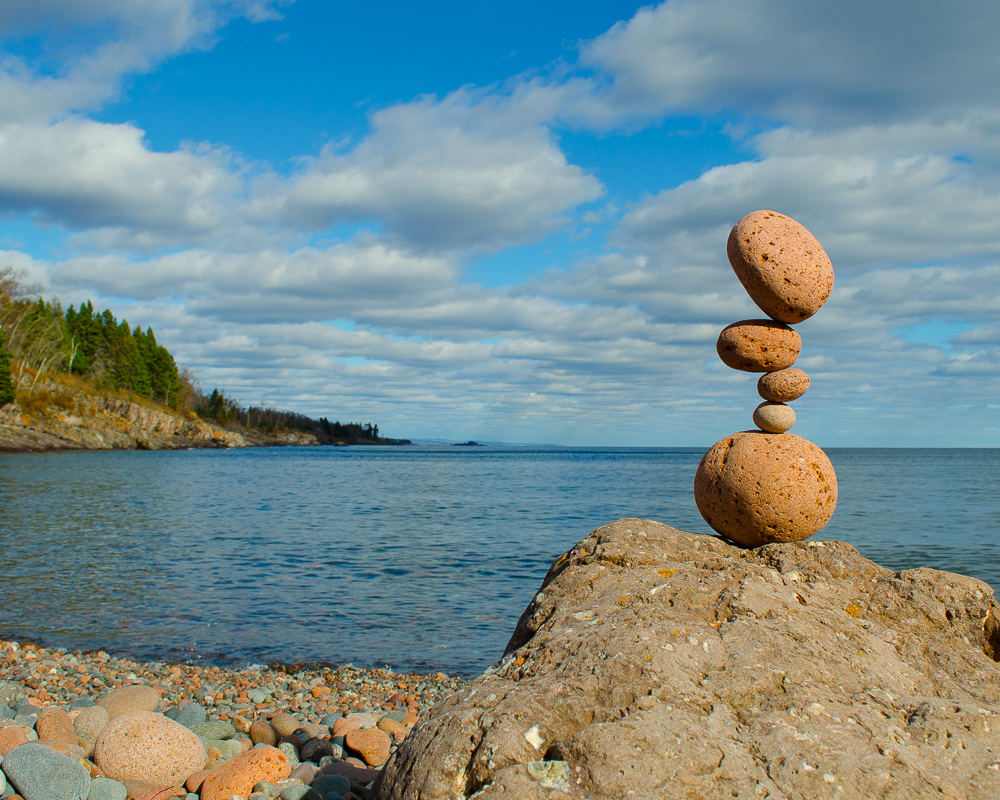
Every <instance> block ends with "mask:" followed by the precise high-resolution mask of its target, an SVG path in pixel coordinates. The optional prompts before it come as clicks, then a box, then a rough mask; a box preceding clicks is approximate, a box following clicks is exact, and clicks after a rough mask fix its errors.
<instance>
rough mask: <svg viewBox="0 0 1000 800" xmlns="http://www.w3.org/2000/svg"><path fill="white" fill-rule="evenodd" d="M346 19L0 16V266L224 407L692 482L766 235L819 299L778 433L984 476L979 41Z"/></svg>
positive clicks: (570, 16)
mask: <svg viewBox="0 0 1000 800" xmlns="http://www.w3.org/2000/svg"><path fill="white" fill-rule="evenodd" d="M363 5H364V4H350V5H349V4H342V3H334V2H328V1H321V0H295V1H294V2H280V1H272V0H230V1H229V2H222V1H221V0H155V1H154V0H86V1H85V0H38V2H35V3H33V4H30V5H28V4H16V5H11V6H7V7H5V8H0V37H2V51H3V52H2V57H0V264H3V265H5V266H12V267H15V268H17V269H22V270H25V271H26V273H27V274H28V275H29V276H30V278H31V279H32V280H35V281H37V282H39V283H41V284H42V285H43V286H44V289H43V292H44V294H45V295H46V296H52V295H56V296H58V297H59V298H60V299H61V300H62V301H63V302H64V303H70V302H72V303H76V302H80V301H82V300H86V299H93V300H94V302H95V303H96V304H97V305H108V306H110V307H111V308H112V309H113V310H114V311H115V313H116V314H118V315H119V316H124V317H126V318H127V319H128V320H129V321H130V322H131V323H133V324H141V325H143V326H145V325H152V327H153V328H154V330H155V331H156V332H157V335H158V338H159V339H160V341H162V342H163V343H164V344H166V345H167V346H168V347H169V348H170V349H171V351H172V352H174V353H175V355H176V356H177V359H178V362H179V363H180V364H182V365H185V366H188V367H189V368H190V369H192V370H193V372H194V373H195V375H196V376H197V377H198V378H199V380H200V381H201V383H202V385H203V386H204V387H205V388H206V389H211V388H212V387H215V386H218V387H220V388H223V389H224V390H226V391H227V392H229V393H231V394H233V395H234V396H236V397H237V398H238V399H240V400H241V401H242V402H244V403H258V402H265V403H267V404H269V405H272V406H277V407H282V408H288V409H294V410H297V411H302V412H305V413H310V414H315V415H328V416H331V417H338V418H340V419H363V420H369V419H371V420H375V421H378V423H379V425H380V429H381V430H382V431H384V432H385V433H387V434H388V435H394V436H407V437H413V438H452V439H462V440H464V439H469V438H475V439H486V440H502V441H516V442H559V443H564V444H581V445H583V444H593V445H611V444H624V445H662V446H670V445H678V446H680V445H691V446H707V445H709V444H711V442H713V441H715V440H717V439H719V438H721V437H722V436H724V435H726V434H728V433H730V432H732V431H734V430H740V429H744V428H748V427H750V426H751V421H750V416H751V413H752V411H753V408H754V406H755V405H756V404H757V402H759V398H758V397H757V395H756V391H755V389H754V383H755V378H754V376H751V375H747V374H741V373H735V372H733V371H731V370H728V369H726V368H725V367H724V366H723V365H722V364H721V362H719V361H718V359H717V358H716V356H715V349H714V342H715V338H716V336H717V334H718V331H719V330H721V328H722V327H724V326H725V325H726V324H728V323H729V322H732V321H735V320H737V319H745V318H752V317H757V316H760V312H759V311H757V310H756V308H755V307H754V306H753V305H752V303H751V302H750V300H749V299H748V298H747V297H746V295H745V293H744V292H743V290H742V287H741V286H740V285H739V282H738V281H737V280H736V278H735V276H734V275H733V273H732V270H731V269H730V268H729V266H728V263H727V261H726V256H725V243H726V236H727V234H728V231H729V228H730V227H731V226H732V225H733V224H735V222H736V221H737V220H738V219H739V218H740V217H741V216H743V215H744V214H746V213H748V212H750V211H753V210H756V209H760V208H772V209H775V210H778V211H782V212H784V213H786V214H789V215H791V216H793V217H795V218H796V219H798V220H799V221H801V222H802V223H803V224H805V225H806V226H807V227H808V228H809V229H810V230H811V231H812V232H813V233H814V234H815V235H816V236H817V238H818V239H819V240H820V242H821V243H822V244H823V245H824V247H825V248H826V249H827V251H828V253H829V254H830V256H831V259H832V260H833V264H834V268H835V271H836V275H837V282H836V286H835V288H834V293H833V295H832V297H831V299H830V301H829V302H828V303H827V305H826V306H825V307H824V308H823V309H822V310H821V311H820V312H819V313H818V314H817V315H816V316H815V317H813V318H812V319H810V320H807V321H806V322H805V323H803V324H802V325H800V326H798V329H799V331H800V333H801V334H802V336H803V340H804V348H803V353H802V355H801V356H800V359H799V362H798V364H797V366H800V367H802V368H803V369H806V370H807V371H808V372H809V373H810V375H811V376H812V381H813V383H812V388H811V389H810V391H809V392H808V393H807V394H806V395H805V396H804V397H803V398H801V399H800V400H798V401H796V404H795V408H796V411H797V413H798V423H797V425H796V427H795V429H794V432H795V433H799V434H800V435H803V436H806V437H807V438H810V439H812V440H813V441H815V442H817V443H818V444H820V445H822V446H866V445H870V446H983V445H986V446H1000V423H998V411H1000V401H998V400H997V396H998V391H997V389H998V387H1000V380H998V375H1000V323H998V311H1000V264H998V258H1000V237H998V236H997V230H998V227H1000V223H998V221H1000V101H998V100H997V97H996V92H995V87H996V86H997V85H998V82H1000V80H998V79H1000V54H998V53H997V51H996V48H995V45H994V42H995V34H996V32H997V31H998V29H1000V8H995V7H994V6H993V5H992V4H988V3H985V2H982V3H971V4H968V6H967V7H965V8H964V11H963V13H962V14H961V15H959V14H953V13H951V11H950V10H949V9H948V8H946V7H944V6H941V5H940V4H935V3H930V2H907V3H902V2H884V3H879V4H871V3H867V2H861V1H860V0H857V1H855V0H849V1H848V0H842V1H841V2H833V3H827V4H822V5H820V4H802V3H796V2H793V0H762V2H760V3H755V4H746V3H741V2H739V1H738V0H668V2H665V3H661V4H658V5H649V6H641V5H639V4H635V3H599V4H598V3H591V4H580V3H569V2H546V3H540V2H538V3H536V2H504V3H499V2H478V3H477V2H473V3H469V2H462V3H459V2H454V3H436V4H433V5H432V6H426V5H425V6H423V7H418V6H414V5H413V4H403V3H383V4H379V5H378V6H377V7H362V6H363ZM369 5H370V4H369Z"/></svg>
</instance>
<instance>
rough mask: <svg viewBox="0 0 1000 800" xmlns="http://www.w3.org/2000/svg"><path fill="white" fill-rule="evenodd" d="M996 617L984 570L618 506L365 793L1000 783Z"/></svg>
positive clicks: (764, 791)
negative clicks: (760, 538)
mask: <svg viewBox="0 0 1000 800" xmlns="http://www.w3.org/2000/svg"><path fill="white" fill-rule="evenodd" d="M998 614H1000V609H998V607H997V605H996V603H995V602H994V600H993V592H992V590H991V589H990V588H989V587H988V586H987V585H986V584H985V583H983V582H981V581H978V580H975V579H973V578H968V577H964V576H961V575H955V574H951V573H945V572H938V571H936V570H932V569H914V570H908V571H905V572H902V573H894V572H892V571H891V570H888V569H885V568H883V567H880V566H879V565H877V564H875V563H873V562H871V561H869V560H867V559H865V558H863V557H862V556H861V555H860V554H859V553H858V552H857V551H856V550H855V549H854V548H853V547H851V546H850V545H848V544H845V543H842V542H816V541H814V542H808V543H805V542H792V543H783V544H772V545H766V546H764V547H761V548H758V549H756V550H743V549H741V548H739V547H737V546H735V545H732V544H729V543H727V542H725V541H723V540H721V539H719V538H716V537H713V536H704V535H698V534H691V533H685V532H684V531H679V530H676V529H674V528H670V527H667V526H665V525H661V524H660V523H656V522H649V521H643V520H637V519H625V520H620V521H618V522H616V523H614V524H612V525H608V526H606V527H603V528H600V529H598V530H596V531H594V532H593V533H592V534H591V535H590V536H588V537H587V538H585V539H583V540H582V541H581V542H579V543H578V544H577V545H576V546H575V547H573V548H572V549H571V550H569V551H568V552H567V553H566V554H565V555H564V556H562V557H560V558H559V559H557V560H556V561H555V563H554V564H553V565H552V568H551V569H550V570H549V573H548V575H547V576H546V578H545V581H544V583H543V584H542V590H541V591H539V592H538V593H537V594H536V595H535V597H534V599H533V600H532V601H531V603H530V604H529V606H528V608H527V609H526V610H525V612H524V615H523V616H522V617H521V620H520V621H519V623H518V625H517V628H516V629H515V631H514V635H513V636H512V638H511V641H510V643H509V645H508V652H507V655H505V657H504V658H503V659H502V660H501V661H500V662H499V663H498V664H497V665H495V666H494V667H492V668H491V669H489V670H487V672H486V673H485V674H484V675H483V676H482V677H481V678H479V679H478V680H477V681H475V682H473V683H470V684H468V685H467V686H466V687H465V688H464V689H463V690H462V691H460V692H459V693H457V694H455V695H453V696H452V697H450V698H448V699H446V700H444V701H442V702H441V703H439V704H438V705H437V706H436V707H435V708H434V709H433V710H432V712H431V714H430V717H429V718H427V719H426V720H425V721H424V722H421V724H420V725H419V726H418V727H417V728H416V729H415V730H414V732H413V733H412V734H411V735H410V737H409V738H408V739H407V740H406V742H405V743H404V744H403V745H402V746H401V747H400V748H399V750H398V751H397V752H396V753H395V754H394V755H393V757H392V758H390V759H389V761H388V763H387V765H386V767H385V768H384V770H383V772H382V774H381V776H380V778H379V780H378V781H377V782H376V784H375V787H374V791H373V796H374V797H375V798H379V800H390V798H393V799H395V800H398V799H400V798H402V799H403V800H417V798H419V799H420V800H434V799H435V798H442V799H443V798H448V799H449V800H451V799H452V798H468V797H470V796H471V795H473V794H475V797H476V800H494V799H495V798H503V799H504V800H509V799H510V798H515V797H516V798H519V800H540V799H541V798H563V797H567V796H570V797H574V798H590V800H612V798H614V799H615V800H618V799H619V798H631V797H634V798H637V799H639V798H648V799H649V800H667V798H702V799H704V800H721V799H722V798H726V799H727V800H732V798H770V799H771V800H779V799H781V800H786V799H787V800H792V799H793V798H795V799H801V800H806V798H809V799H810V800H812V799H813V798H839V799H840V800H847V799H848V798H867V797H878V798H884V799H886V800H889V799H893V800H895V799H898V800H913V798H931V797H933V798H939V800H940V799H941V798H953V799H955V800H957V799H958V798H964V799H967V800H978V799H980V798H981V799H982V800H986V798H996V797H1000V702H998V686H1000V665H998V664H997V663H995V661H994V660H993V659H994V658H1000V616H998ZM563 790H568V794H567V792H565V791H563ZM476 792H478V794H476Z"/></svg>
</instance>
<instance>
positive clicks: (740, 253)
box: [694, 211, 837, 547]
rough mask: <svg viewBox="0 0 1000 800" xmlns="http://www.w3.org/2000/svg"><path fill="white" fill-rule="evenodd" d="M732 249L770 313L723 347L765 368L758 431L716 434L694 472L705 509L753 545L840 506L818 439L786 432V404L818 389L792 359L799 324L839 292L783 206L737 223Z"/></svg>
mask: <svg viewBox="0 0 1000 800" xmlns="http://www.w3.org/2000/svg"><path fill="white" fill-rule="evenodd" d="M726 250H727V252H728V255H729V263H730V264H732V267H733V270H734V271H735V272H736V277H738V278H739V279H740V283H742V284H743V288H744V289H746V290H747V294H749V295H750V299H751V300H753V301H754V302H755V303H756V304H757V305H758V306H759V307H760V309H761V310H762V311H763V312H764V313H765V314H767V315H768V317H770V319H750V320H742V321H740V322H734V323H733V324H732V325H729V326H728V327H726V328H724V329H723V331H722V333H721V334H719V340H718V342H717V344H716V350H717V351H718V353H719V358H721V359H722V361H723V363H725V364H726V366H729V367H732V368H733V369H738V370H742V371H744V372H763V373H764V375H762V376H761V378H760V380H759V381H758V382H757V392H758V393H759V394H760V396H761V397H762V398H763V399H764V402H763V403H761V404H760V405H759V406H757V408H756V410H755V411H754V412H753V421H754V424H755V425H756V426H757V428H758V429H759V430H754V431H741V432H740V433H734V434H731V435H730V436H727V437H725V438H724V439H721V440H720V441H718V442H716V443H715V444H714V445H713V446H712V448H711V449H710V450H709V451H708V452H707V453H706V454H705V456H704V458H702V460H701V463H700V464H699V465H698V471H697V473H696V475H695V479H694V496H695V502H697V504H698V510H699V511H701V515H702V516H703V517H704V518H705V521H706V522H708V524H709V525H711V526H712V528H713V529H714V530H716V531H717V532H718V533H721V534H722V535H723V536H725V537H727V538H728V539H731V540H733V541H734V542H737V543H738V544H741V545H744V546H745V547H759V546H760V545H763V544H767V543H769V542H792V541H797V540H799V539H806V538H808V537H809V536H812V535H813V534H814V533H816V532H817V531H818V530H820V529H821V528H822V527H823V526H824V525H826V523H827V522H829V521H830V517H832V516H833V511H834V509H835V508H836V506H837V476H836V474H835V473H834V471H833V465H832V464H831V463H830V459H829V458H827V456H826V453H824V452H823V451H822V450H821V449H820V448H819V447H817V446H816V445H814V444H813V443H812V442H810V441H808V440H806V439H803V438H802V437H800V436H795V435H794V434H791V433H787V431H788V430H789V429H791V427H792V426H793V425H794V424H795V411H793V410H792V407H791V406H789V405H787V403H789V402H791V401H792V400H795V399H796V398H798V397H801V396H802V395H803V394H804V393H805V391H806V390H807V389H808V388H809V376H808V375H807V374H806V373H805V372H803V371H802V370H801V369H794V368H793V367H792V365H793V364H794V363H795V360H796V359H797V358H798V356H799V350H801V348H802V337H800V336H799V334H798V333H797V332H796V331H795V330H793V329H792V328H791V327H790V326H791V325H793V324H795V323H798V322H802V321H803V320H805V319H808V318H809V317H811V316H812V315H813V314H815V313H816V312H817V311H819V309H820V307H821V306H822V305H823V303H825V302H826V300H827V298H828V297H829V296H830V291H831V290H832V289H833V265H832V264H831V263H830V259H829V257H828V256H827V254H826V252H825V251H824V250H823V248H822V247H821V246H820V243H819V242H818V241H816V238H815V237H814V236H813V235H812V234H811V233H809V231H807V230H806V229H805V228H804V227H803V226H802V225H800V224H799V223H798V222H796V221H795V220H793V219H791V218H790V217H786V216H785V215H784V214H779V213H777V212H775V211H754V212H753V213H752V214H747V215H746V216H745V217H743V219H741V220H740V221H739V222H738V223H736V225H735V227H734V228H733V230H732V231H731V232H730V234H729V242H728V244H727V247H726Z"/></svg>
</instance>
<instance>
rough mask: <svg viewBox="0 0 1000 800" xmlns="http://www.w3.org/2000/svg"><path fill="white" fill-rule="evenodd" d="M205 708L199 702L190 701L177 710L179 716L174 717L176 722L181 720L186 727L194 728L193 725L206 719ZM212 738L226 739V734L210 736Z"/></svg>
mask: <svg viewBox="0 0 1000 800" xmlns="http://www.w3.org/2000/svg"><path fill="white" fill-rule="evenodd" d="M205 718H206V717H205V708H204V706H200V705H198V704H197V703H188V704H187V705H186V706H184V708H182V709H180V710H179V711H178V712H177V716H176V717H174V721H175V722H179V723H180V724H181V725H183V726H184V727H185V728H193V726H195V725H198V724H200V723H203V722H204V721H205ZM208 738H210V739H225V738H228V737H225V736H210V737H208Z"/></svg>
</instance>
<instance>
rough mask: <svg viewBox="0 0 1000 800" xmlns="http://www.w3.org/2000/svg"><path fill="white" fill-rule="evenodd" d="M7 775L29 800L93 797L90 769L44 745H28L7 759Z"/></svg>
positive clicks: (4, 768)
mask: <svg viewBox="0 0 1000 800" xmlns="http://www.w3.org/2000/svg"><path fill="white" fill-rule="evenodd" d="M3 771H4V773H5V774H6V775H7V778H8V779H9V780H10V782H11V785H12V786H13V787H14V788H15V789H17V793H18V794H19V795H21V797H23V798H24V799H25V800H56V798H58V800H85V798H86V797H87V795H88V794H89V793H90V772H88V771H87V768H86V767H85V766H83V765H82V764H81V763H80V762H79V761H76V760H74V759H72V758H70V757H69V756H64V755H62V754H61V753H57V752H56V751H55V750H52V749H50V748H48V747H46V746H45V745H44V744H41V743H40V742H28V743H27V744H23V745H21V746H20V747H18V748H16V749H15V750H12V751H11V752H10V753H8V754H7V755H6V756H4V759H3Z"/></svg>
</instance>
